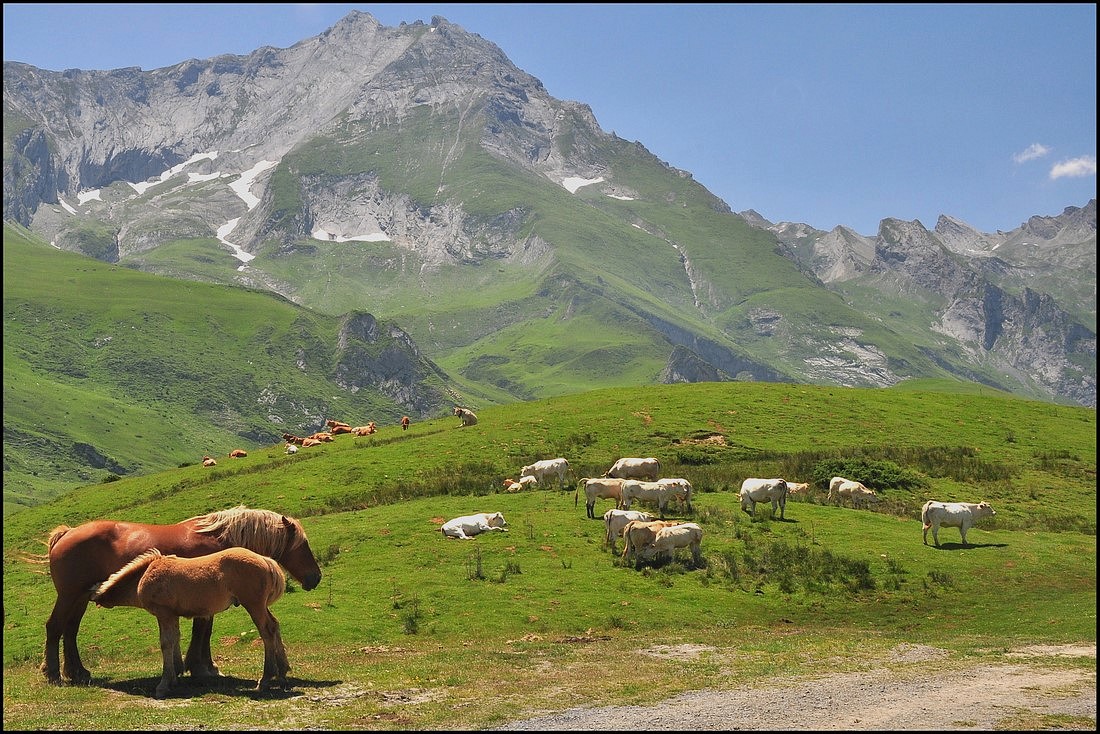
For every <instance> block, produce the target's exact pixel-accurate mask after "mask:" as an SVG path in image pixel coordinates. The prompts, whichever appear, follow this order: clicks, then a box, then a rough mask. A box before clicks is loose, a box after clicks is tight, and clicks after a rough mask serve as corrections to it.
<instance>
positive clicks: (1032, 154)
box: [1012, 143, 1050, 163]
mask: <svg viewBox="0 0 1100 734" xmlns="http://www.w3.org/2000/svg"><path fill="white" fill-rule="evenodd" d="M1049 152H1050V148H1048V147H1047V146H1045V145H1043V144H1042V143H1032V144H1031V145H1029V146H1027V148H1026V149H1024V150H1023V151H1021V152H1019V153H1013V154H1012V160H1013V161H1015V162H1016V163H1026V162H1027V161H1033V160H1035V159H1036V158H1042V157H1043V156H1045V155H1046V154H1047V153H1049Z"/></svg>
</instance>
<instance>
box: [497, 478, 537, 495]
mask: <svg viewBox="0 0 1100 734" xmlns="http://www.w3.org/2000/svg"><path fill="white" fill-rule="evenodd" d="M538 484H539V483H538V481H537V480H536V479H535V478H534V477H531V476H526V477H520V478H519V481H518V482H517V481H516V480H515V479H505V480H504V491H505V492H519V491H520V490H523V489H527V488H528V487H538Z"/></svg>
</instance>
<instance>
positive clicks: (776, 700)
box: [500, 645, 1096, 731]
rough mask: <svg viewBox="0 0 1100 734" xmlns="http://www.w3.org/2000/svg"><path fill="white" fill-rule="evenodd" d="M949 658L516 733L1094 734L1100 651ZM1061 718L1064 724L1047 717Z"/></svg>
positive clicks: (541, 722)
mask: <svg viewBox="0 0 1100 734" xmlns="http://www.w3.org/2000/svg"><path fill="white" fill-rule="evenodd" d="M944 654H945V653H944V651H942V650H937V649H936V648H930V647H925V646H907V647H905V648H904V649H899V650H896V651H895V654H894V656H893V658H892V659H893V660H895V661H901V662H921V661H927V662H928V664H927V665H922V666H919V668H918V669H916V670H914V669H909V670H903V671H892V670H890V669H888V668H882V669H876V670H869V671H861V672H856V673H837V674H834V675H828V676H824V677H821V678H817V679H815V680H813V681H809V682H807V681H793V680H791V681H787V680H776V681H771V682H770V683H769V685H766V686H757V687H753V688H747V687H743V688H737V689H734V690H729V691H718V690H705V691H692V692H689V693H684V694H681V695H679V696H676V697H674V698H671V699H668V700H667V701H664V702H662V703H660V704H657V705H655V706H605V707H601V708H575V709H570V710H568V711H564V712H562V713H560V714H553V715H547V716H539V717H537V718H533V719H526V720H523V721H517V722H512V723H510V724H507V725H505V726H503V727H500V728H501V729H508V730H544V731H545V730H556V731H567V730H568V731H571V730H582V729H588V730H642V731H646V730H648V731H682V730H691V731H717V730H732V729H743V730H767V729H771V730H776V729H787V730H792V729H806V730H818V731H825V730H890V729H894V730H915V731H937V730H945V729H946V730H991V729H995V728H996V729H1005V728H1007V729H1025V730H1031V729H1035V728H1047V729H1049V728H1050V727H1051V726H1058V727H1062V728H1064V729H1090V730H1093V731H1095V730H1096V668H1095V660H1096V646H1095V645H1093V646H1091V647H1078V646H1062V647H1030V648H1025V649H1022V650H1018V651H1016V652H1014V653H1012V654H1011V657H1013V658H1016V659H1019V662H1018V663H1017V662H1012V663H1004V664H997V665H990V666H985V667H980V668H972V669H965V670H951V671H948V672H945V671H944V670H942V669H941V670H937V664H936V660H937V659H938V658H940V657H942V656H943V655H944ZM1052 656H1076V657H1091V658H1092V660H1093V662H1094V665H1093V667H1092V668H1091V670H1090V669H1083V668H1079V667H1078V668H1066V667H1059V666H1050V665H1048V664H1045V663H1049V662H1050V658H1051V657H1052ZM1049 715H1061V716H1063V717H1070V718H1066V719H1062V720H1061V721H1058V722H1055V723H1053V724H1052V723H1050V722H1049V721H1048V722H1044V721H1043V720H1042V718H1041V717H1043V716H1049Z"/></svg>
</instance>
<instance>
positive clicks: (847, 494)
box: [826, 477, 879, 507]
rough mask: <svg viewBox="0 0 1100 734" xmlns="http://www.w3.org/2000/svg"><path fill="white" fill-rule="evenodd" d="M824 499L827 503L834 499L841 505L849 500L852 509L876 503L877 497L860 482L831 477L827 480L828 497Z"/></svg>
mask: <svg viewBox="0 0 1100 734" xmlns="http://www.w3.org/2000/svg"><path fill="white" fill-rule="evenodd" d="M826 499H827V501H829V502H831V501H833V500H834V499H835V500H837V501H838V502H840V504H842V505H843V504H844V501H845V500H851V501H852V507H864V506H866V505H868V504H871V503H872V502H878V501H879V496H878V495H877V494H875V491H874V490H873V489H871V488H869V487H865V486H864V485H863V484H862V483H860V482H857V481H854V480H851V479H845V478H844V477H833V478H832V479H831V480H829V496H828V497H827V498H826Z"/></svg>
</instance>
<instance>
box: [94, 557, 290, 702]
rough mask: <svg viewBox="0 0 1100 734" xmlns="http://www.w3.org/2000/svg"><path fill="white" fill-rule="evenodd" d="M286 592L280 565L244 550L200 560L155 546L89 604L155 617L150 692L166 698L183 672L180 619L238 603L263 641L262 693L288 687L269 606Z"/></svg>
mask: <svg viewBox="0 0 1100 734" xmlns="http://www.w3.org/2000/svg"><path fill="white" fill-rule="evenodd" d="M284 591H286V578H284V577H283V570H282V569H281V568H279V564H278V563H276V562H275V561H274V560H273V559H271V558H268V557H267V556H261V555H260V554H259V553H253V552H252V551H250V550H248V549H247V548H226V549H225V550H221V551H218V552H217V553H211V554H210V555H208V556H199V557H198V558H180V557H179V556H166V555H162V554H161V552H160V551H159V550H157V549H156V548H153V549H152V550H148V551H146V552H145V553H142V554H141V555H140V556H138V557H137V558H135V559H134V560H132V561H130V562H129V563H127V564H126V565H125V566H123V567H122V568H121V569H120V570H118V571H115V572H114V573H113V574H111V575H110V577H109V578H108V579H107V580H106V581H104V582H103V583H102V584H97V585H96V586H94V587H93V588H92V601H94V602H95V603H96V604H98V605H100V606H102V607H117V606H127V607H141V608H142V609H144V610H146V611H147V612H149V613H150V614H152V615H153V616H154V617H156V618H157V626H158V627H159V628H160V654H161V658H162V660H163V663H164V665H163V672H162V673H161V677H160V683H158V684H157V690H156V693H155V694H154V695H155V696H156V697H157V698H164V697H165V696H167V695H168V691H169V690H170V689H171V688H172V687H173V686H174V685H176V680H177V678H178V676H179V675H180V674H181V673H182V672H183V656H182V655H180V617H191V618H196V619H197V618H206V619H210V620H211V621H212V620H213V617H214V615H215V614H217V613H218V612H224V611H225V610H226V609H228V608H229V607H230V606H233V605H235V604H240V605H241V606H242V607H244V608H245V609H246V610H247V611H248V614H249V616H250V617H252V622H253V623H254V624H255V625H256V630H257V631H258V632H259V633H260V637H262V638H263V641H264V672H263V675H262V676H261V677H260V680H259V683H258V684H257V687H258V688H259V689H260V690H261V691H262V690H266V689H269V688H274V687H276V686H279V687H281V688H284V689H285V688H287V686H288V684H287V680H286V674H287V671H288V670H290V663H288V662H287V659H286V648H285V647H283V637H282V633H281V630H280V628H279V620H278V619H276V618H275V615H274V614H272V613H271V610H270V609H269V607H270V606H271V605H272V604H274V603H275V602H276V601H278V600H279V598H280V597H282V595H283V592H284Z"/></svg>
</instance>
